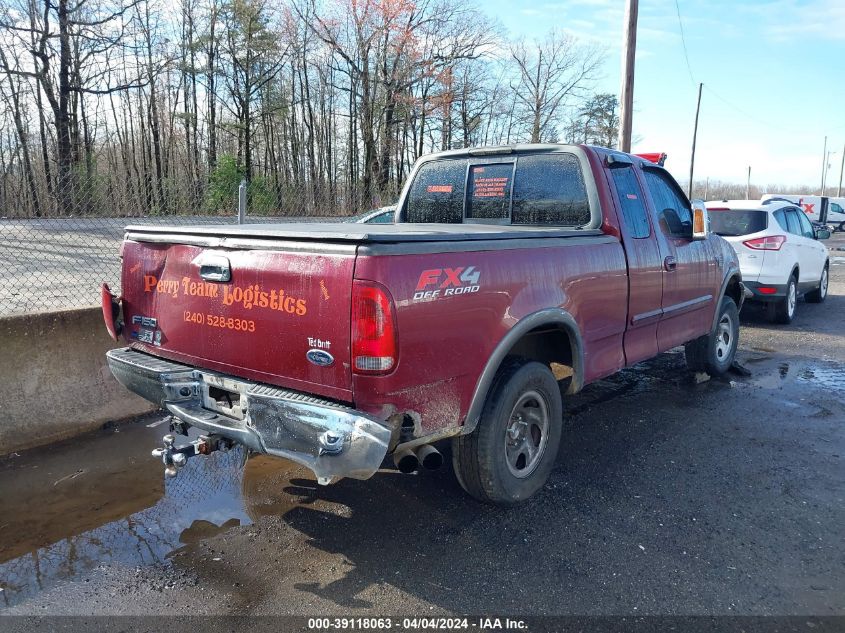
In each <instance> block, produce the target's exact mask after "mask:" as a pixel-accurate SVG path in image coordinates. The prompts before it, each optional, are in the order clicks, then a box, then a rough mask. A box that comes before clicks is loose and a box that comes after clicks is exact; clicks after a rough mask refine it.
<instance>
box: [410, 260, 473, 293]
mask: <svg viewBox="0 0 845 633" xmlns="http://www.w3.org/2000/svg"><path fill="white" fill-rule="evenodd" d="M480 277H481V273H480V272H479V270H478V269H477V268H476V267H475V266H458V267H457V268H430V269H429V270H424V271H422V273H421V274H420V278H419V280H418V281H417V287H416V289H415V292H414V301H420V300H422V299H437V298H438V297H451V296H454V295H463V294H470V293H473V292H478V290H479V289H480V288H481V286H479V285H478V280H479V278H480Z"/></svg>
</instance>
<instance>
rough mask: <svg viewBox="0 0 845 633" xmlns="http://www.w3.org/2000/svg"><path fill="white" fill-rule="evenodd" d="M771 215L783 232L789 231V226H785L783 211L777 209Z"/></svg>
mask: <svg viewBox="0 0 845 633" xmlns="http://www.w3.org/2000/svg"><path fill="white" fill-rule="evenodd" d="M772 215H774V216H775V220H777V223H778V224H780V228H782V229H783V230H784V231H788V230H789V226H788V225H787V224H786V214H785V213H784V212H783V209H778V210H777V211H775V212H774V213H773V214H772Z"/></svg>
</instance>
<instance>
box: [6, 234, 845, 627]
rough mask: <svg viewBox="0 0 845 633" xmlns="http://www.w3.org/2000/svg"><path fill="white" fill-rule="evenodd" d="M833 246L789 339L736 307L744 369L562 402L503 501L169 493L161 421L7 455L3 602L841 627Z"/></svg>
mask: <svg viewBox="0 0 845 633" xmlns="http://www.w3.org/2000/svg"><path fill="white" fill-rule="evenodd" d="M830 246H831V247H832V248H834V249H835V248H837V247H845V239H843V238H842V237H838V238H837V239H835V240H832V241H831V243H830ZM838 252H839V251H832V252H831V255H832V257H834V256H836V257H838V255H837V253H838ZM842 255H843V259H842V260H836V259H835V257H834V259H833V260H832V261H833V264H834V265H833V266H832V269H831V270H832V283H831V288H830V297H829V299H828V301H827V302H826V303H824V304H822V305H811V304H805V303H803V302H801V303H799V306H798V315H797V317H796V319H795V321H794V322H793V323H792V324H791V325H790V326H776V325H771V324H769V323H767V322H766V321H765V320H764V319H763V318H762V314H761V312H760V311H759V310H756V309H754V306H749V308H748V309H744V310H743V314H742V331H741V342H740V351H739V359H740V361H741V363H742V364H743V365H744V366H745V367H747V368H748V369H749V370H750V371H751V376H748V377H746V376H740V375H733V374H732V375H730V376H729V377H728V378H726V379H724V380H711V381H709V382H705V383H703V384H698V385H696V384H693V381H692V379H691V376H690V374H689V372H687V370H686V369H685V367H684V361H683V355H682V353H679V352H678V351H675V352H670V353H667V354H663V355H661V356H660V357H658V358H656V359H654V360H652V361H649V362H646V363H643V364H641V365H638V366H637V367H635V368H632V369H629V370H625V371H623V372H621V373H619V374H617V375H616V376H613V377H611V378H609V379H606V380H602V381H600V382H598V383H596V384H593V385H590V386H589V387H587V388H586V389H585V390H584V391H583V392H582V393H581V394H579V395H577V396H575V397H569V398H567V399H566V400H565V414H564V440H563V445H562V447H561V450H560V454H559V458H558V464H557V467H556V469H555V471H554V472H553V474H552V476H551V478H550V480H549V483H548V485H547V486H546V487H545V488H544V489H543V490H542V491H541V493H540V494H539V495H537V497H536V498H534V499H533V500H531V501H530V502H529V503H527V504H525V505H523V506H520V507H519V508H515V509H509V510H505V509H500V508H495V507H489V506H485V505H482V504H479V503H477V502H475V501H473V500H472V499H470V498H468V497H467V496H466V495H465V494H464V493H463V491H462V490H461V489H460V487H459V486H458V485H457V483H456V482H455V480H454V476H453V474H452V472H451V468H449V467H446V468H444V469H443V470H442V471H440V472H437V473H427V474H421V475H418V476H403V475H398V474H395V473H393V472H388V471H385V472H383V473H379V474H378V475H377V476H376V477H374V478H373V479H372V480H370V481H366V482H361V481H352V480H344V481H341V482H340V483H338V484H336V485H333V486H330V487H326V488H320V487H317V486H316V485H315V484H314V482H313V479H312V478H311V477H310V476H309V475H308V473H307V472H306V471H303V470H301V469H299V468H297V467H295V466H293V465H291V464H289V463H287V462H284V461H281V460H272V459H268V458H264V457H261V458H256V459H251V460H249V462H247V465H246V467H245V469H243V470H242V469H241V468H240V467H239V458H240V455H238V454H237V453H230V454H228V455H226V456H223V457H222V458H219V457H215V458H213V459H207V460H199V459H197V460H192V461H191V462H189V464H188V466H187V467H186V469H185V470H184V471H183V473H182V474H180V475H179V477H177V478H176V479H175V480H173V481H172V482H171V481H169V482H168V483H167V485H166V487H165V485H164V484H163V482H162V479H161V471H160V467H159V466H157V465H156V464H155V463H154V462H153V460H152V459H151V458H148V457H147V455H148V454H149V452H148V451H149V449H150V448H152V447H153V446H154V445H155V444H156V438H158V437H159V436H160V435H161V434H162V431H163V428H164V427H153V428H150V427H149V426H148V425H150V424H156V422H157V420H158V418H147V419H144V420H142V421H139V422H137V423H134V424H130V425H123V426H119V427H115V428H110V429H106V430H103V431H101V432H98V433H96V434H93V435H90V436H87V437H85V438H82V439H80V440H76V441H72V442H66V443H63V444H59V445H55V446H52V447H49V448H46V449H36V450H33V451H28V452H26V453H23V454H21V455H16V456H10V457H7V458H3V459H2V460H0V473H2V474H0V499H3V500H4V505H5V506H6V510H5V511H4V512H3V513H2V516H0V561H2V562H0V587H2V588H3V589H4V590H3V591H2V592H0V613H5V614H36V615H45V614H80V615H91V614H120V615H126V614H186V613H190V614H193V615H201V614H236V615H255V614H294V615H340V616H353V615H387V614H405V615H408V614H413V615H429V614H444V613H456V614H460V613H467V614H482V613H489V614H496V615H507V614H515V615H516V614H521V615H529V614H530V615H568V614H577V615H625V616H642V615H708V616H721V615H800V616H845V527H843V526H845V503H843V501H845V476H843V473H845V467H843V457H844V456H845V404H843V400H844V399H843V395H845V338H843V335H842V332H843V329H845V316H843V315H845V252H842ZM446 448H448V447H446ZM448 461H449V460H448V459H447V463H448ZM4 605H5V606H4ZM839 622H843V623H845V620H840V621H839Z"/></svg>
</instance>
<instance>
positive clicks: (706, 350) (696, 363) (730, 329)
mask: <svg viewBox="0 0 845 633" xmlns="http://www.w3.org/2000/svg"><path fill="white" fill-rule="evenodd" d="M738 343H739V310H737V308H736V304H735V303H734V300H733V299H731V298H730V297H722V303H721V304H720V305H719V315H718V317H717V318H716V324H715V326H714V327H713V329H712V330H711V331H710V334H707V335H705V336H701V337H699V338H697V339H695V340H694V341H690V342H689V343H687V344H686V345H684V355H685V356H686V361H687V367H689V368H690V369H691V370H693V371H705V372H707V373H708V374H710V375H711V376H721V375H722V374H724V373H725V372H727V371H728V369H730V368H731V365H732V364H733V362H734V358H735V357H736V348H737V344H738Z"/></svg>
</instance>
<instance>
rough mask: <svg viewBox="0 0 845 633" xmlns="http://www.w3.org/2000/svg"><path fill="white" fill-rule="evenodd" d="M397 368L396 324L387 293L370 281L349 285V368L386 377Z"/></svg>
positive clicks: (391, 303)
mask: <svg viewBox="0 0 845 633" xmlns="http://www.w3.org/2000/svg"><path fill="white" fill-rule="evenodd" d="M395 366H396V324H395V319H394V310H393V300H392V299H391V298H390V295H389V294H388V292H387V290H386V289H384V288H382V287H381V286H378V285H376V284H373V283H370V282H362V281H355V282H353V285H352V369H353V371H354V372H355V373H358V374H386V373H388V372H390V371H392V370H393V368H394V367H395Z"/></svg>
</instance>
